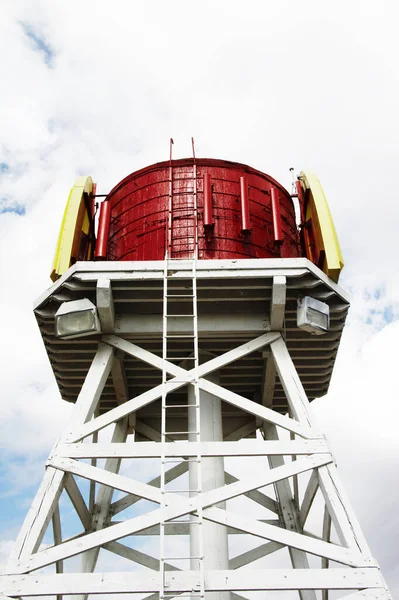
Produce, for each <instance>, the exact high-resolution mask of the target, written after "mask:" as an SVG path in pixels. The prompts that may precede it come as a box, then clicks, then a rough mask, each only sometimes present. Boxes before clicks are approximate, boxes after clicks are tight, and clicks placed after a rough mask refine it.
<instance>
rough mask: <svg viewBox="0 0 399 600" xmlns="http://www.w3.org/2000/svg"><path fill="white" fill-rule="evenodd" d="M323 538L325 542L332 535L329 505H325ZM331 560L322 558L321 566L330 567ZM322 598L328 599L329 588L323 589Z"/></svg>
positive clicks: (323, 599)
mask: <svg viewBox="0 0 399 600" xmlns="http://www.w3.org/2000/svg"><path fill="white" fill-rule="evenodd" d="M322 535H323V540H324V541H325V542H329V541H330V535H331V516H330V513H329V512H328V508H327V505H326V506H325V507H324V516H323V534H322ZM329 562H330V561H329V560H328V558H324V557H323V558H322V559H321V566H322V568H323V569H328V565H329ZM321 595H322V600H328V596H329V593H328V590H323V591H322V593H321Z"/></svg>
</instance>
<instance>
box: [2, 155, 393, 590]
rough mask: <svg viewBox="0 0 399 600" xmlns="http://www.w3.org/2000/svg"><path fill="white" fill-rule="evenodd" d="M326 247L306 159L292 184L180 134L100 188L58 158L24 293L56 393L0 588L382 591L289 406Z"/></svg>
mask: <svg viewBox="0 0 399 600" xmlns="http://www.w3.org/2000/svg"><path fill="white" fill-rule="evenodd" d="M294 202H295V203H296V204H297V217H296V215H295V206H294ZM299 220H300V225H299V226H298V225H297V222H298V221H299ZM342 267H343V262H342V257H341V254H340V250H339V245H338V241H337V238H336V234H335V230H334V225H333V223H332V220H331V215H330V212H329V209H328V205H327V202H326V199H325V196H324V193H323V190H322V188H321V186H320V183H319V181H318V179H317V178H316V177H315V176H314V175H312V174H310V173H301V174H300V176H299V177H298V180H297V182H296V190H295V193H293V194H290V193H289V192H287V191H286V190H285V189H284V187H282V186H281V185H280V184H279V183H278V182H277V181H275V180H274V179H272V178H271V177H270V176H269V175H266V174H264V173H262V172H260V171H256V170H255V169H253V168H251V167H248V166H246V165H243V164H237V163H233V162H228V161H223V160H213V159H199V158H198V159H196V158H195V155H194V156H193V158H190V159H184V160H172V157H170V160H169V161H166V162H163V163H158V164H155V165H151V166H149V167H146V168H144V169H141V170H140V171H136V172H135V173H132V174H131V175H129V176H128V177H126V178H125V179H124V180H123V181H121V182H120V183H119V184H118V185H116V187H114V189H112V190H111V192H109V194H107V195H106V196H104V197H100V196H99V195H98V194H97V193H96V185H95V184H94V183H93V182H92V180H91V178H90V177H79V178H78V179H77V181H76V183H75V185H74V186H73V188H72V190H71V193H70V196H69V198H68V203H67V207H66V209H65V214H64V218H63V222H62V225H61V232H60V237H59V242H58V246H57V250H56V256H55V261H54V268H53V272H52V279H53V281H54V283H53V285H52V287H50V288H49V289H48V290H47V291H46V292H45V293H44V294H43V295H42V296H41V297H40V298H39V299H38V300H37V302H36V304H35V309H34V310H35V315H36V318H37V321H38V324H39V327H40V331H41V334H42V337H43V341H44V344H45V347H46V350H47V353H48V357H49V360H50V363H51V366H52V369H53V371H54V375H55V378H56V380H57V383H58V386H59V389H60V393H61V395H62V398H63V399H64V400H66V401H68V402H72V403H74V408H73V411H72V416H71V419H70V422H69V423H67V424H66V427H65V431H64V433H63V435H62V436H61V438H60V440H59V441H58V442H57V444H56V445H55V446H54V448H53V450H52V452H51V454H50V457H49V459H48V461H47V463H46V470H45V474H44V478H43V482H42V484H41V486H40V489H39V491H38V492H37V495H36V497H35V499H34V501H33V504H32V507H31V509H30V511H29V513H28V515H27V517H26V520H25V522H24V525H23V527H22V530H21V532H20V535H19V537H18V539H17V541H16V544H15V547H14V550H13V552H12V555H11V558H10V561H9V565H8V569H7V573H6V574H5V575H3V576H2V577H1V578H0V593H2V594H3V596H5V597H11V598H20V597H31V596H43V597H45V596H49V595H50V596H56V597H57V599H58V600H60V599H61V598H62V597H63V596H70V595H72V596H74V597H75V598H79V599H82V600H83V599H85V598H87V596H88V595H92V594H93V595H94V594H103V595H105V596H106V597H111V595H113V594H127V595H128V597H129V598H133V597H135V596H133V594H138V596H137V597H138V598H140V599H141V598H146V600H155V599H158V598H159V599H160V600H166V599H168V598H174V597H176V598H179V597H186V596H189V597H190V598H204V597H205V598H207V599H212V600H216V599H217V600H221V599H223V600H230V598H231V600H241V599H243V598H244V599H245V598H248V597H250V598H251V597H256V594H255V596H254V592H260V591H262V592H263V595H262V598H263V597H266V598H278V599H281V598H283V599H290V598H300V599H301V600H316V599H320V600H327V599H328V598H330V600H332V599H333V598H348V599H349V598H350V599H351V600H352V599H353V600H355V599H356V600H357V599H358V600H361V599H362V600H363V599H364V598H367V599H372V598H373V599H377V598H378V599H390V598H391V596H390V594H389V592H388V590H387V588H386V585H385V583H384V580H383V577H382V575H381V573H380V570H379V567H378V565H377V563H376V562H375V560H374V559H373V558H372V556H371V553H370V550H369V548H368V546H367V543H366V541H365V539H364V537H363V535H362V532H361V530H360V528H359V525H358V523H357V520H356V517H355V515H354V514H353V511H352V509H351V507H350V504H349V503H348V500H347V498H346V495H345V492H344V490H343V488H342V485H341V483H340V481H339V478H338V475H337V470H336V465H335V462H334V457H333V455H332V454H331V450H330V448H329V446H328V444H327V442H326V440H325V437H324V435H323V434H322V433H321V432H320V431H319V430H318V428H317V427H316V426H315V424H314V422H313V418H312V415H311V412H310V408H309V402H310V401H312V399H314V398H316V397H320V396H322V395H324V394H325V393H326V392H327V390H328V386H329V382H330V378H331V374H332V370H333V366H334V361H335V357H336V354H337V351H338V347H339V343H340V338H341V334H342V330H343V327H344V324H345V318H346V315H347V311H348V308H349V301H348V296H347V295H346V293H345V292H344V290H342V289H341V287H340V286H339V285H338V278H339V274H340V271H341V269H342ZM68 503H69V504H68ZM63 513H64V514H63ZM71 513H73V514H74V515H75V517H76V520H79V523H80V529H79V530H78V531H75V532H74V533H73V535H71V533H70V531H69V523H70V519H71ZM100 553H101V554H100ZM97 563H98V565H97ZM96 566H97V569H96ZM112 597H113V596H112Z"/></svg>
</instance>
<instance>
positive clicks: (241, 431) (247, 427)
mask: <svg viewBox="0 0 399 600" xmlns="http://www.w3.org/2000/svg"><path fill="white" fill-rule="evenodd" d="M256 429H257V427H256V421H255V420H254V421H250V422H249V423H245V424H244V425H241V427H238V428H237V429H236V430H235V431H232V432H231V433H229V435H226V436H225V438H224V441H225V442H233V441H236V440H242V439H243V438H246V437H247V436H248V435H251V434H252V433H253V432H254V431H256Z"/></svg>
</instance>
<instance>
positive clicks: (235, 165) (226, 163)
mask: <svg viewBox="0 0 399 600" xmlns="http://www.w3.org/2000/svg"><path fill="white" fill-rule="evenodd" d="M195 163H196V165H197V166H209V167H224V168H228V169H240V170H243V171H244V172H245V173H251V174H254V175H257V176H259V177H262V178H264V179H266V180H267V181H268V182H269V183H272V184H273V185H276V186H278V188H279V189H280V191H281V192H282V193H284V194H285V195H286V196H288V197H289V198H290V199H292V198H291V194H290V193H289V192H288V190H287V189H286V188H285V187H284V186H283V185H282V184H281V183H279V182H278V181H277V180H276V179H274V178H273V177H271V175H268V174H267V173H264V172H263V171H259V170H258V169H254V168H253V167H251V166H249V165H247V164H245V163H239V162H234V161H231V160H225V159H221V158H196V159H195ZM193 164H194V159H193V158H192V157H191V158H178V159H174V160H172V161H169V160H163V161H161V162H157V163H153V164H151V165H148V166H146V167H142V168H141V169H138V170H137V171H133V172H132V173H130V174H129V175H126V177H124V178H123V179H121V181H119V183H117V184H116V185H115V186H114V187H113V188H112V189H111V191H110V192H109V193H108V194H107V198H109V197H110V196H112V195H113V194H115V193H116V192H117V191H118V190H119V189H120V188H121V187H123V186H124V185H126V183H128V182H129V181H131V180H132V179H135V178H136V177H138V176H140V175H144V174H145V173H151V172H152V171H157V170H158V169H163V168H165V167H169V166H170V165H172V167H184V166H193Z"/></svg>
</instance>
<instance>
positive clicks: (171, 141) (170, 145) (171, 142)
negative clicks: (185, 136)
mask: <svg viewBox="0 0 399 600" xmlns="http://www.w3.org/2000/svg"><path fill="white" fill-rule="evenodd" d="M173 144H174V141H173V138H170V142H169V160H170V161H171V162H172V155H173V148H172V146H173Z"/></svg>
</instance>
